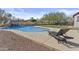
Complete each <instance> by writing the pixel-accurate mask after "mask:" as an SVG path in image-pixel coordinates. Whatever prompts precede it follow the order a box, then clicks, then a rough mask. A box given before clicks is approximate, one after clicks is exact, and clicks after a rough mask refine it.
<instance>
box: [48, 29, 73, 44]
mask: <svg viewBox="0 0 79 59" xmlns="http://www.w3.org/2000/svg"><path fill="white" fill-rule="evenodd" d="M69 30H70V29H60V30H59V32H54V31H48V32H49V35H51V36H53V37H54V38H55V39H57V40H58V43H61V42H62V43H67V40H66V39H73V37H69V36H67V35H66V32H68V31H69Z"/></svg>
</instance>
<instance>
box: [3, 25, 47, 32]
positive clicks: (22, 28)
mask: <svg viewBox="0 0 79 59" xmlns="http://www.w3.org/2000/svg"><path fill="white" fill-rule="evenodd" d="M4 29H9V30H19V31H22V32H45V31H48V29H45V28H41V27H35V26H10V27H6V28H4Z"/></svg>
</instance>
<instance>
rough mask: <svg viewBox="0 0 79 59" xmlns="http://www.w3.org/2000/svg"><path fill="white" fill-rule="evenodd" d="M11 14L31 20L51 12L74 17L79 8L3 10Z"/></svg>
mask: <svg viewBox="0 0 79 59" xmlns="http://www.w3.org/2000/svg"><path fill="white" fill-rule="evenodd" d="M2 9H3V10H5V11H6V12H9V13H11V14H12V15H13V16H15V17H16V18H23V19H29V18H30V17H34V18H40V17H42V16H43V15H44V14H46V13H49V12H56V11H59V12H64V13H66V14H67V15H73V14H74V13H76V12H78V11H79V9H78V8H2Z"/></svg>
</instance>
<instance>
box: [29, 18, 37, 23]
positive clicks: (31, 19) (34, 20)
mask: <svg viewBox="0 0 79 59" xmlns="http://www.w3.org/2000/svg"><path fill="white" fill-rule="evenodd" d="M29 20H30V21H31V22H36V21H37V20H36V19H34V18H33V17H31V18H30V19H29Z"/></svg>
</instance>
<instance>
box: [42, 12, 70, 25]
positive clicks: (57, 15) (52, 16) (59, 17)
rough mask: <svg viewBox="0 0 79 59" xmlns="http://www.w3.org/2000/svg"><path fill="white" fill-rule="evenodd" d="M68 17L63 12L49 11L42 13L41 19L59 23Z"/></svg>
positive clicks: (50, 22)
mask: <svg viewBox="0 0 79 59" xmlns="http://www.w3.org/2000/svg"><path fill="white" fill-rule="evenodd" d="M67 19H68V17H67V16H66V14H65V13H63V12H50V13H48V14H45V15H43V17H42V18H41V20H44V21H47V22H48V23H49V24H60V23H62V22H64V21H66V20H67Z"/></svg>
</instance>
